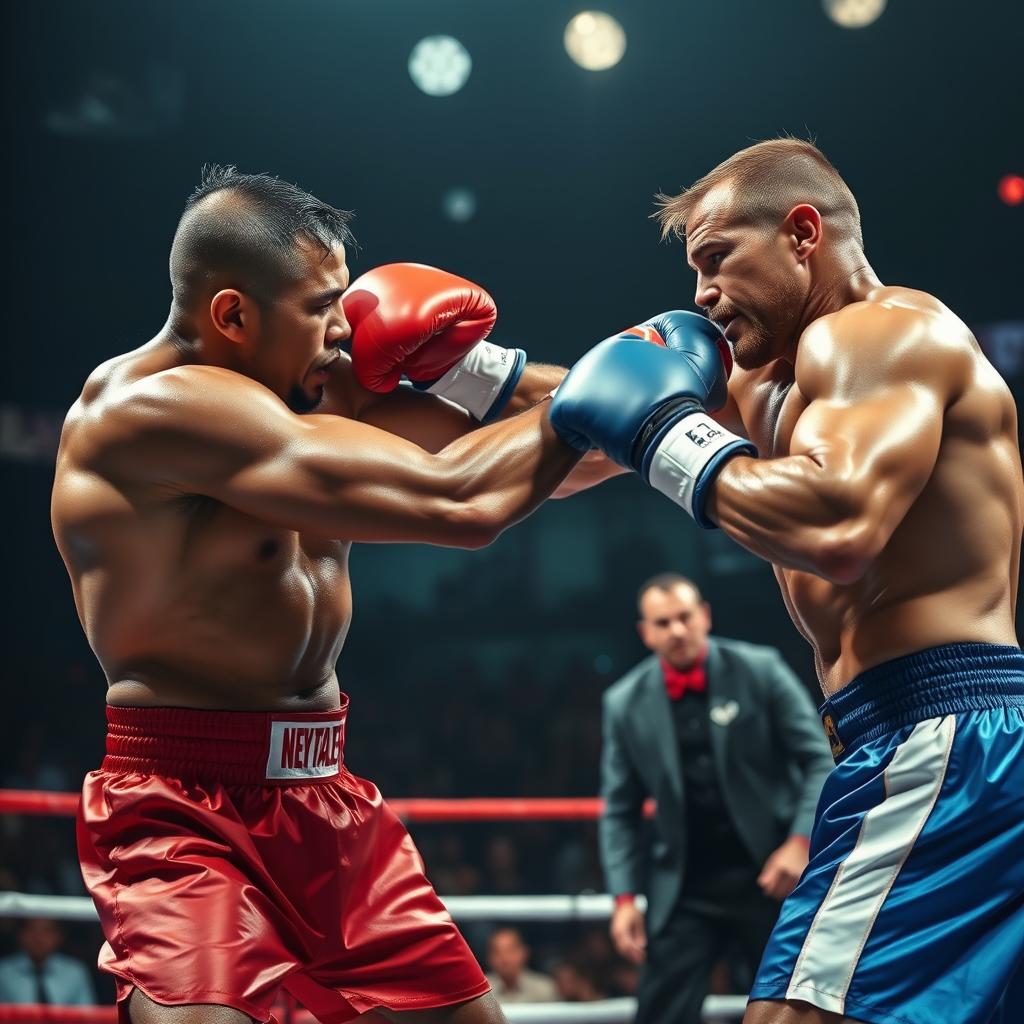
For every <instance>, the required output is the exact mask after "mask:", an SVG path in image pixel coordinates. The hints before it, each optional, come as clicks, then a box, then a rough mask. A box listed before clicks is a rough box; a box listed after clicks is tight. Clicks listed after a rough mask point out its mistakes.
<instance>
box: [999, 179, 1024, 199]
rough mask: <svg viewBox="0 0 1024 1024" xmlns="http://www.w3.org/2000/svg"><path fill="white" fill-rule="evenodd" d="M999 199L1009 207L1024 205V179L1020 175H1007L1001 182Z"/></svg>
mask: <svg viewBox="0 0 1024 1024" xmlns="http://www.w3.org/2000/svg"><path fill="white" fill-rule="evenodd" d="M999 198H1000V199H1002V201H1003V202H1004V203H1006V205H1007V206H1020V204H1021V203H1024V178H1022V177H1021V176H1020V175H1019V174H1007V175H1006V177H1005V178H1000V180H999Z"/></svg>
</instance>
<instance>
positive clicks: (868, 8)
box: [821, 0, 887, 28]
mask: <svg viewBox="0 0 1024 1024" xmlns="http://www.w3.org/2000/svg"><path fill="white" fill-rule="evenodd" d="M886 2H887V0H821V5H822V7H824V8H825V13H826V14H827V15H828V16H829V17H830V18H831V19H832V20H833V21H834V22H835V23H836V24H837V25H840V26H842V27H843V28H864V26H865V25H870V24H871V23H872V22H873V21H877V20H878V19H879V18H880V17H881V15H882V12H883V11H884V10H885V5H886Z"/></svg>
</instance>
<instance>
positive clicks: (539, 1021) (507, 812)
mask: <svg viewBox="0 0 1024 1024" xmlns="http://www.w3.org/2000/svg"><path fill="white" fill-rule="evenodd" d="M78 802H79V795H78V794H77V793H50V792H43V791H37V790H14V789H6V790H0V814H10V815H35V816H55V817H74V816H75V814H76V812H77V810H78ZM388 805H389V806H390V807H391V808H392V810H394V811H395V813H396V814H398V815H399V817H401V818H402V820H403V821H404V822H405V823H406V824H415V823H420V824H422V823H426V822H432V823H452V822H470V821H472V822H481V821H594V820H596V819H597V818H598V817H599V815H600V813H601V808H602V802H601V801H600V800H598V799H595V798H553V799H552V798H544V799H541V798H536V799H532V798H501V799H488V798H468V799H459V800H452V799H408V800H402V799H398V800H389V801H388ZM652 809H653V804H651V802H650V801H648V804H647V806H646V808H645V810H646V812H647V813H648V814H650V813H651V811H652ZM440 898H441V900H442V902H443V903H444V905H445V907H446V908H447V909H448V911H449V913H450V914H451V915H452V917H453V918H455V920H456V921H534V922H538V921H548V922H560V923H561V922H566V921H607V920H608V919H609V918H610V917H611V914H612V909H613V905H614V901H613V899H612V897H611V896H610V895H608V894H607V893H582V894H579V895H554V896H484V895H481V896H441V897H440ZM641 901H642V897H641ZM640 905H641V907H642V906H643V903H642V902H641V903H640ZM24 917H49V918H53V919H55V920H59V921H86V922H90V921H91V922H96V921H98V917H97V914H96V909H95V907H94V906H93V902H92V900H91V899H90V898H89V897H88V896H44V895H37V894H34V893H21V892H3V891H0V918H24ZM746 1002H747V999H746V996H737V995H728V996H708V997H707V999H705V1001H704V1008H703V1013H702V1018H703V1020H705V1021H707V1022H709V1024H728V1022H731V1021H738V1020H739V1019H740V1018H741V1017H742V1016H743V1011H744V1008H745V1007H746ZM503 1009H504V1011H505V1015H506V1017H507V1018H508V1020H509V1022H510V1024H629V1022H630V1021H632V1019H633V1016H634V1013H635V1012H636V1000H635V999H633V998H619V999H602V1000H598V1001H595V1002H587V1003H569V1002H562V1003H513V1004H506V1005H504V1006H503ZM281 1020H282V1024H315V1018H314V1017H313V1016H312V1015H311V1014H309V1013H306V1012H305V1011H303V1010H301V1009H297V1008H287V1012H286V1014H285V1016H283V1017H281ZM8 1021H9V1022H26V1024H27V1022H35V1021H45V1022H52V1024H116V1022H117V1010H116V1008H115V1007H113V1006H89V1007H80V1006H53V1005H46V1006H32V1005H23V1004H8V1003H0V1022H8Z"/></svg>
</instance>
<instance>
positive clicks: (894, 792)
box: [786, 715, 956, 1013]
mask: <svg viewBox="0 0 1024 1024" xmlns="http://www.w3.org/2000/svg"><path fill="white" fill-rule="evenodd" d="M955 733H956V718H955V716H953V715H947V716H946V717H945V718H932V719H928V720H927V721H924V722H918V723H917V725H915V726H914V729H913V731H912V732H911V733H910V735H909V736H908V737H907V738H906V740H905V741H904V742H903V743H901V744H900V745H899V746H898V747H897V748H896V753H895V754H894V755H893V757H892V760H891V761H890V762H889V766H888V767H887V768H886V769H885V772H884V775H883V781H884V784H885V799H884V800H883V801H882V802H881V803H880V804H878V805H877V806H876V807H872V808H871V810H870V811H868V812H867V814H865V815H864V820H863V821H862V822H861V826H860V834H859V835H858V836H857V843H856V845H855V846H854V848H853V850H852V851H851V852H850V854H849V856H848V857H847V858H846V860H845V861H843V863H841V864H840V865H839V870H838V871H837V872H836V876H835V878H834V879H833V880H832V885H831V886H830V887H829V890H828V893H827V894H826V895H825V899H824V900H823V901H822V904H821V906H820V907H819V908H818V912H817V913H816V914H815V915H814V920H813V921H812V922H811V927H810V928H809V929H808V931H807V936H806V938H805V939H804V944H803V947H802V948H801V950H800V955H799V956H798V957H797V961H796V966H795V967H794V968H793V976H792V978H790V982H789V988H788V989H787V990H786V998H787V999H803V1000H805V1001H806V1002H809V1003H811V1004H812V1005H814V1006H818V1007H820V1008H821V1009H823V1010H828V1011H830V1012H831V1013H844V1012H845V1009H846V994H847V992H848V991H849V988H850V982H851V981H852V980H853V974H854V971H856V969H857V963H858V962H859V960H860V956H861V953H862V952H863V951H864V945H865V943H866V942H867V941H868V936H869V935H870V934H871V929H872V927H873V925H874V923H875V918H876V917H877V916H878V912H879V911H880V910H881V909H882V904H883V903H884V902H885V898H886V896H888V895H889V890H890V889H891V888H892V885H893V883H894V882H895V881H896V876H897V875H898V874H899V873H900V868H902V867H903V863H904V861H906V859H907V856H908V854H909V853H910V851H911V850H912V849H913V848H914V843H915V842H916V841H917V837H918V836H919V835H920V833H921V829H922V828H924V823H925V822H926V821H927V820H928V815H929V814H931V812H932V808H933V807H934V806H935V801H936V800H937V799H938V796H939V790H940V789H941V788H942V781H943V779H944V778H945V777H946V766H947V765H948V763H949V752H950V750H951V749H952V746H953V736H954V734H955Z"/></svg>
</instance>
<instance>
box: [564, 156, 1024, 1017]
mask: <svg viewBox="0 0 1024 1024" xmlns="http://www.w3.org/2000/svg"><path fill="white" fill-rule="evenodd" d="M660 198H661V209H660V211H659V217H660V219H661V223H662V227H663V229H664V232H665V234H666V235H671V234H675V235H677V236H679V237H680V238H682V239H684V240H685V243H686V248H687V257H688V261H689V263H690V265H691V266H692V267H693V268H694V269H695V270H696V273H697V293H696V301H697V305H698V306H700V307H702V308H703V310H704V311H705V312H706V314H707V315H706V317H698V316H696V314H693V313H681V312H674V313H666V314H663V315H662V316H660V317H657V318H655V319H654V320H652V321H649V322H648V323H647V324H644V325H642V327H641V328H639V329H636V330H634V331H633V332H626V333H625V334H623V335H619V336H617V337H615V338H611V339H608V340H606V341H604V342H602V343H601V344H600V345H598V346H597V347H596V348H594V349H592V350H591V351H590V352H589V353H588V354H587V355H586V356H584V357H583V359H582V360H580V362H579V363H577V364H576V366H575V367H574V368H573V369H572V370H571V371H570V373H569V375H568V376H567V377H566V379H565V380H564V381H563V383H562V384H561V386H560V387H559V390H558V393H557V394H556V396H555V398H554V401H553V403H552V409H551V420H552V424H553V425H554V427H555V429H556V430H557V431H559V433H561V435H562V436H563V437H564V438H565V439H566V440H568V441H569V442H570V443H573V444H576V445H577V446H578V447H580V448H587V447H589V446H591V445H594V446H596V447H598V448H601V449H603V450H604V451H605V452H606V453H608V454H609V455H610V456H612V458H614V459H615V460H616V461H617V462H619V463H620V464H621V465H623V466H627V467H629V468H632V469H634V470H636V471H637V472H638V473H640V474H641V475H642V476H643V477H644V479H645V480H647V482H648V483H650V484H651V485H652V486H653V487H655V488H657V489H658V490H660V491H662V492H663V493H665V494H666V495H668V496H669V497H670V498H671V499H673V500H674V501H676V502H677V503H678V504H680V505H682V506H683V508H684V509H686V510H687V511H688V512H690V513H691V514H692V515H693V517H694V518H695V519H696V521H697V522H698V523H699V524H700V525H701V526H703V527H707V528H712V527H719V528H721V529H722V530H723V531H724V532H725V533H726V534H727V535H728V536H729V537H730V538H732V539H733V540H735V541H736V542H738V543H739V544H741V545H743V546H744V547H745V548H747V549H748V550H749V551H752V552H754V553H755V554H757V555H759V556H761V557H762V558H765V559H767V560H769V561H771V562H772V564H773V566H774V568H775V574H776V576H777V578H778V581H779V585H780V587H781V589H782V595H783V598H784V600H785V602H786V606H787V608H788V610H789V612H790V615H791V616H792V618H793V621H794V622H795V623H796V626H797V628H798V629H799V630H800V632H801V633H802V634H803V635H804V636H805V637H806V638H807V640H808V641H809V642H810V643H811V645H812V646H813V648H814V652H815V656H816V662H817V668H818V675H819V678H820V681H821V686H822V690H823V692H824V694H825V696H826V700H825V703H824V705H823V707H822V723H823V726H824V728H825V730H826V732H827V734H828V736H829V739H830V740H831V743H832V750H833V753H834V756H835V758H836V762H837V765H836V768H835V770H834V772H833V773H832V775H831V776H830V777H829V780H828V782H827V783H826V785H825V788H824V790H823V792H822V796H821V800H820V803H819V807H818V813H817V819H816V823H815V827H814V832H813V835H812V837H811V848H810V862H809V864H808V866H807V869H806V871H805V872H804V875H803V877H802V879H801V881H800V883H799V885H798V886H797V887H796V889H795V890H794V891H793V893H792V895H791V896H790V897H789V898H788V899H787V900H786V902H785V904H784V905H783V908H782V912H781V915H780V918H779V921H778V924H777V926H776V928H775V930H774V932H773V934H772V938H771V940H770V942H769V944H768V948H767V949H766V951H765V954H764V958H763V960H762V963H761V967H760V970H759V972H758V975H757V978H756V981H755V983H754V986H753V989H752V991H751V1001H750V1003H749V1005H748V1008H747V1013H746V1016H745V1018H744V1021H745V1024H797V1022H799V1024H823V1022H829V1024H836V1022H841V1021H864V1022H868V1024H940V1022H948V1024H988V1022H990V1021H996V1020H1003V1021H1006V1024H1009V1022H1010V1021H1022V1020H1024V1005H1021V1004H1020V1003H1019V1002H1015V1001H1014V995H1013V993H1014V991H1015V990H1016V989H1018V988H1019V987H1020V985H1019V980H1018V978H1019V976H1015V975H1016V972H1017V971H1018V968H1020V966H1021V961H1022V956H1024V656H1022V654H1021V651H1020V650H1019V647H1018V644H1017V637H1016V632H1015V629H1014V606H1015V603H1016V598H1017V585H1018V571H1019V565H1020V539H1021V527H1022V522H1024V485H1022V478H1021V461H1020V453H1019V450H1018V443H1017V413H1016V408H1015V406H1014V403H1013V399H1012V397H1011V395H1010V392H1009V390H1008V389H1007V387H1006V385H1005V383H1004V382H1003V380H1002V379H1001V378H1000V377H999V375H998V374H997V373H996V371H995V370H994V369H993V368H992V366H991V365H990V364H989V362H988V361H987V359H986V358H985V356H984V354H983V353H982V352H981V350H980V348H979V347H978V344H977V342H976V340H975V339H974V337H973V336H972V335H971V333H970V331H969V330H968V329H967V327H966V326H965V325H964V324H963V322H962V321H961V320H959V319H958V318H957V317H956V316H955V315H954V314H953V313H952V312H951V311H950V310H949V309H947V308H946V307H945V306H943V305H942V304H941V303H940V302H939V301H938V300H937V299H935V298H933V297H932V296H930V295H927V294H925V293H923V292H919V291H915V290H913V289H909V288H901V287H892V286H885V285H883V284H882V283H881V282H880V281H879V279H878V278H877V277H876V276H875V273H874V271H873V270H872V269H871V267H870V265H869V264H868V261H867V258H866V256H865V254H864V247H863V239H862V236H861V229H860V214H859V211H858V208H857V203H856V201H855V199H854V197H853V194H852V193H851V192H850V189H849V188H848V187H847V185H846V183H845V182H844V181H843V179H842V178H841V177H840V175H839V174H838V172H837V171H836V170H835V168H834V167H833V166H832V165H831V164H830V163H829V162H828V160H827V159H826V158H825V157H824V156H823V155H822V153H821V152H820V151H819V150H818V149H817V148H816V147H814V146H813V145H811V144H810V143H807V142H802V141H800V140H797V139H779V140H774V141H769V142H763V143H759V144H757V145H755V146H752V147H750V148H748V149H745V150H742V151H741V152H739V153H736V154H735V155H734V156H732V157H730V158H729V159H728V160H726V161H725V162H724V163H723V164H721V165H720V166H718V167H717V168H715V169H714V170H712V171H711V172H710V173H709V174H707V175H706V176H705V177H704V178H702V179H701V180H700V181H698V182H697V183H696V184H695V185H694V186H693V187H692V188H690V189H688V190H686V191H684V192H683V193H682V194H680V195H678V196H676V197H667V196H662V197H660ZM638 333H639V334H640V335H641V336H642V337H636V336H635V335H636V334H638ZM723 336H724V340H727V341H728V342H729V343H731V345H732V349H733V352H732V355H733V357H734V358H735V361H736V364H737V368H736V371H735V372H733V373H731V375H730V358H729V353H728V349H727V347H726V346H725V344H724V341H723ZM652 340H654V341H658V340H660V341H662V342H663V343H664V346H665V347H659V346H657V345H651V344H647V342H649V341H652ZM673 349H674V350H675V351H671V350H673ZM680 356H682V357H683V358H682V359H680V358H679V357H680ZM609 382H612V383H609Z"/></svg>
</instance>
